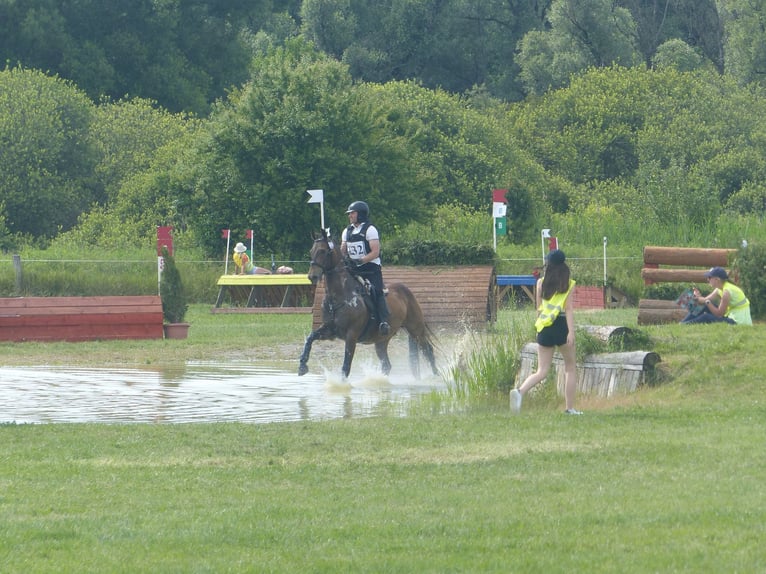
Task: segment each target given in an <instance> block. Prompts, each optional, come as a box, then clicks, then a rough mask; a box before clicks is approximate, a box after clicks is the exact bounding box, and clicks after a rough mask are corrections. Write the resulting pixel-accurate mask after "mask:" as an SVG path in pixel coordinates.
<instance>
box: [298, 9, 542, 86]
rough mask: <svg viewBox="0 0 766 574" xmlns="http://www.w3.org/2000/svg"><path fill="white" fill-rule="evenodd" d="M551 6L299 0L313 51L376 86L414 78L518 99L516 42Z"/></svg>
mask: <svg viewBox="0 0 766 574" xmlns="http://www.w3.org/2000/svg"><path fill="white" fill-rule="evenodd" d="M547 4H548V2H526V1H523V0H486V1H483V2H473V1H469V0H428V1H426V2H423V1H422V0H383V1H380V0H378V1H376V2H350V1H348V0H304V2H303V5H302V9H301V19H302V30H303V32H304V34H305V35H306V36H307V37H308V38H309V39H310V40H312V41H313V42H315V43H316V45H317V46H318V47H320V48H321V49H322V50H324V51H326V52H327V53H329V54H331V55H333V56H334V57H336V58H338V59H342V60H343V61H344V62H346V63H347V64H348V65H349V69H350V71H351V74H352V75H353V76H354V77H355V78H360V79H363V80H367V81H373V82H380V83H383V82H387V81H391V80H408V79H417V80H419V81H420V82H421V83H422V84H423V85H424V86H426V87H429V88H442V89H445V90H447V91H449V92H453V93H462V92H465V91H467V90H470V89H471V88H473V87H474V86H480V85H484V86H486V87H487V89H488V90H489V93H490V94H492V95H494V96H496V97H498V98H502V99H505V100H518V99H520V98H521V97H522V92H521V86H520V84H519V82H518V78H517V74H518V67H517V66H516V65H515V63H514V58H515V48H516V43H517V42H518V41H519V40H520V39H521V37H522V36H523V35H524V34H525V33H526V32H527V31H528V30H530V29H532V28H533V27H535V26H538V25H541V23H542V21H543V15H544V12H545V10H546V6H547Z"/></svg>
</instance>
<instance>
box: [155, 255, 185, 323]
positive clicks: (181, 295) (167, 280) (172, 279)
mask: <svg viewBox="0 0 766 574" xmlns="http://www.w3.org/2000/svg"><path fill="white" fill-rule="evenodd" d="M162 258H163V260H164V267H163V270H162V275H161V280H160V297H161V298H162V314H163V315H164V317H165V321H167V322H168V323H183V321H184V317H186V311H187V310H188V309H189V304H188V303H187V301H186V293H185V291H184V286H183V283H182V282H181V274H180V273H179V272H178V268H177V267H176V262H175V258H174V257H173V256H172V255H170V254H169V253H168V248H167V247H163V248H162Z"/></svg>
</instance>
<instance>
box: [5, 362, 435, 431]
mask: <svg viewBox="0 0 766 574" xmlns="http://www.w3.org/2000/svg"><path fill="white" fill-rule="evenodd" d="M312 368H313V369H315V372H314V373H309V374H307V375H304V376H302V377H299V376H298V375H297V362H290V363H288V362H286V361H285V362H282V363H280V362H275V363H272V364H262V363H261V364H251V363H245V362H242V363H234V364H232V363H231V362H228V363H225V364H224V363H214V362H210V363H190V364H187V365H185V366H184V367H180V368H176V369H158V368H147V369H132V368H131V369H120V368H116V369H115V368H82V367H59V366H55V367H53V366H50V367H0V423H8V422H16V423H58V422H70V423H73V422H101V423H133V422H135V423H138V422H155V423H183V422H221V421H243V422H255V423H266V422H277V421H296V420H322V419H337V418H351V417H365V416H370V415H373V414H375V413H376V412H378V411H379V410H380V409H381V408H382V407H386V408H387V409H389V410H390V409H393V410H394V412H399V413H403V412H404V406H405V405H406V403H407V402H408V401H409V400H410V399H412V398H413V397H415V396H417V395H420V394H424V393H429V392H431V390H433V389H436V390H443V389H444V388H445V386H444V382H443V381H442V380H441V378H439V377H437V376H434V375H431V374H430V372H429V373H428V376H426V375H424V376H423V379H421V380H417V379H415V377H413V376H412V375H411V374H410V373H409V370H408V367H407V365H404V366H401V365H400V366H399V370H397V366H396V365H394V370H393V371H392V373H391V375H390V376H388V377H386V376H384V375H382V374H380V372H379V371H378V369H377V365H372V364H370V363H364V362H362V363H360V364H357V362H356V361H355V363H354V366H353V368H352V373H351V376H350V377H349V379H348V381H343V380H341V378H340V377H339V376H337V375H333V374H331V373H329V372H326V371H325V372H324V373H322V371H323V369H322V368H321V366H320V367H317V365H313V366H312ZM421 368H423V366H421ZM402 369H403V370H402ZM317 372H319V373H320V374H317Z"/></svg>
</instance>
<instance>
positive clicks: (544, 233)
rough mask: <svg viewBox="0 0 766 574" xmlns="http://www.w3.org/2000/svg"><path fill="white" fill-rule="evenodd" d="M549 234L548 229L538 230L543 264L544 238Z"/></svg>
mask: <svg viewBox="0 0 766 574" xmlns="http://www.w3.org/2000/svg"><path fill="white" fill-rule="evenodd" d="M550 236H551V230H550V229H543V230H541V231H540V248H541V250H542V252H543V265H545V239H546V238H547V237H550Z"/></svg>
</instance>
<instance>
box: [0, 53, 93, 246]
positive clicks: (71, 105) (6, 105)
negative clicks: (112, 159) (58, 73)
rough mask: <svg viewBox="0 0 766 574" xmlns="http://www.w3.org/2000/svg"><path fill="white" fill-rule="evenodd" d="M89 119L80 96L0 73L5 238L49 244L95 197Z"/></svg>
mask: <svg viewBox="0 0 766 574" xmlns="http://www.w3.org/2000/svg"><path fill="white" fill-rule="evenodd" d="M94 113H95V109H94V106H93V104H92V103H91V102H90V100H88V98H87V97H86V96H85V94H84V93H82V92H81V91H79V90H77V89H76V88H75V87H74V86H72V85H71V84H70V83H68V82H65V81H63V80H61V79H59V78H55V77H49V76H46V75H44V74H42V73H41V72H37V71H32V70H26V69H22V68H13V69H6V70H4V71H1V72H0V150H2V158H3V159H2V161H0V191H1V192H2V207H3V212H2V215H3V216H4V218H5V224H6V226H7V229H8V230H9V231H10V232H11V233H14V234H22V235H28V236H31V237H36V238H50V237H53V236H54V235H55V234H56V233H58V232H59V231H60V230H62V229H64V230H65V229H69V228H70V227H72V226H73V225H74V224H75V223H76V222H77V218H78V216H79V215H80V214H81V213H82V212H83V211H85V210H86V209H87V208H88V207H89V206H90V205H91V204H92V203H93V202H94V201H96V200H97V199H98V198H99V197H100V195H101V191H100V189H99V188H98V185H97V183H96V180H95V178H94V175H93V174H94V170H95V166H96V164H97V161H98V153H97V150H96V148H95V146H94V144H93V140H92V138H91V137H90V131H89V130H90V127H91V124H92V122H93V118H94Z"/></svg>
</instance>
